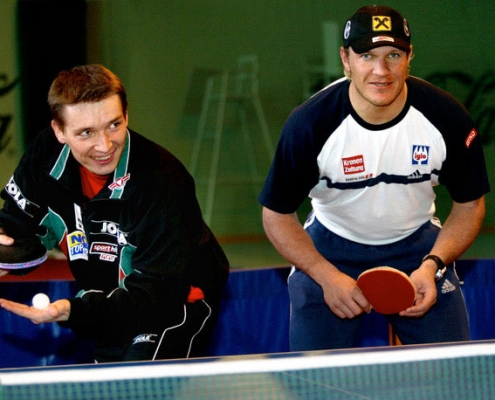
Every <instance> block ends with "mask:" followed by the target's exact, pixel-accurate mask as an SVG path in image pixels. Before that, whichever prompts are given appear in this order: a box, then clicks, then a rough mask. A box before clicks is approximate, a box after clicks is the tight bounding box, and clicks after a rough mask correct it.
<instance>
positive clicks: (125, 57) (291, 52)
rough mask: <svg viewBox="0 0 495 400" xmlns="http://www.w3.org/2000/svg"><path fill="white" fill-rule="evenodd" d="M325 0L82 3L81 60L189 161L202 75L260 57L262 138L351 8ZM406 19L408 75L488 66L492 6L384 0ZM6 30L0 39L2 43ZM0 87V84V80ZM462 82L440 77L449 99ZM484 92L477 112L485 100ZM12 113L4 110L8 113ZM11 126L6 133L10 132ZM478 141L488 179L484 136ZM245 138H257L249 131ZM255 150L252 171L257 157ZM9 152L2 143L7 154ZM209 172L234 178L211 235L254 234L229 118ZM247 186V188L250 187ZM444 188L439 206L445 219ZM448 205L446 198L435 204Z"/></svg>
mask: <svg viewBox="0 0 495 400" xmlns="http://www.w3.org/2000/svg"><path fill="white" fill-rule="evenodd" d="M362 5H363V3H362V2H361V1H360V2H357V1H351V0H347V1H331V0H305V1H302V0H301V1H297V0H271V1H266V0H251V1H249V2H248V1H245V0H230V1H220V0H142V1H140V0H87V21H88V60H89V62H98V63H102V64H105V65H106V66H108V67H109V68H110V69H112V70H114V71H115V72H116V73H117V74H118V75H119V76H120V77H121V78H122V80H123V81H124V84H125V85H126V88H127V91H128V94H129V101H130V115H129V116H130V126H131V127H132V128H133V129H135V130H137V131H139V132H141V133H143V134H145V135H146V136H148V137H150V138H151V139H153V140H155V141H157V142H158V143H160V144H162V145H164V146H165V147H167V148H169V149H170V150H171V151H172V152H173V153H175V154H176V155H177V156H178V157H179V158H181V159H182V160H183V161H184V163H185V164H186V165H189V163H190V161H191V153H192V148H193V144H194V139H195V134H196V126H197V122H198V115H199V110H200V104H201V98H202V94H203V90H204V80H201V77H204V74H202V73H204V71H206V70H212V69H213V70H221V69H224V68H233V67H234V66H235V62H236V59H237V58H238V57H239V56H241V55H244V54H257V55H258V56H259V59H260V93H261V99H262V103H263V107H264V111H265V114H266V117H267V120H268V125H269V129H270V133H271V136H272V139H273V142H276V140H277V136H278V134H279V131H280V129H281V127H282V125H283V123H284V120H285V119H286V117H287V116H288V114H289V112H290V111H291V110H292V108H293V107H295V106H296V105H297V104H299V103H300V102H301V101H302V100H303V77H304V65H305V61H306V60H307V59H318V58H320V57H322V52H323V51H322V34H321V32H322V24H323V22H324V21H326V20H334V21H337V22H338V23H339V25H342V24H343V23H344V21H345V19H346V18H347V17H349V16H350V15H351V14H353V13H354V11H355V10H356V9H357V8H359V7H360V6H362ZM387 5H390V6H392V7H395V8H397V9H399V10H400V11H401V12H402V14H403V15H404V16H405V17H406V18H407V19H408V20H409V23H410V26H411V32H412V41H413V44H414V50H415V57H414V59H413V62H412V71H411V73H412V74H414V75H416V76H420V77H427V76H429V75H431V74H433V73H437V72H444V73H445V72H463V73H465V74H468V75H469V76H470V77H472V78H473V79H477V78H478V77H480V76H481V75H483V74H484V73H485V72H487V71H489V70H491V69H494V70H495V52H493V51H492V50H493V44H492V43H493V38H494V37H495V24H493V23H492V20H493V18H494V17H495V3H494V2H493V0H484V1H476V2H474V1H467V0H460V1H432V0H429V1H425V0H417V1H414V2H411V1H406V0H403V1H389V2H388V3H387ZM14 11H15V0H1V2H0V34H2V41H1V42H0V56H1V58H0V60H1V61H0V73H2V72H4V71H5V72H7V73H8V75H9V76H15V48H14V47H15V44H14V43H15V41H14V39H13V32H14V16H15V12H14ZM4 38H6V40H4ZM0 84H1V83H0ZM470 87H471V85H463V84H458V83H455V82H451V83H449V85H448V89H449V90H450V91H451V92H453V93H454V94H455V95H456V96H457V97H458V98H459V99H460V100H461V101H463V100H464V99H465V98H466V96H467V95H468V93H469V90H470ZM8 97H9V99H1V98H0V115H1V114H3V113H5V112H12V113H13V115H14V116H16V115H17V111H16V109H15V101H16V100H15V95H13V94H11V95H9V96H8ZM494 98H495V95H492V94H491V93H488V95H486V96H485V98H483V101H481V102H480V105H479V106H478V107H479V108H478V109H477V110H473V111H476V112H479V111H480V108H483V109H485V108H487V107H488V108H489V107H493V103H494ZM14 119H15V118H14ZM17 126H18V125H16V124H15V123H14V124H13V125H12V126H11V129H10V131H11V134H12V135H18V134H19V133H18V132H16V127H17ZM491 135H492V137H493V139H492V141H491V142H490V143H489V144H488V145H487V146H486V153H487V157H488V162H489V168H490V171H491V174H492V176H493V172H492V171H494V162H495V150H494V146H495V144H494V143H495V132H492V133H491ZM253 136H254V138H255V139H254V140H255V142H258V143H260V140H258V139H257V137H258V136H255V133H253ZM262 150H263V149H262V148H261V147H260V148H257V150H256V152H257V154H259V155H258V159H259V160H258V161H259V162H260V168H261V170H262V171H263V173H264V172H266V170H267V168H268V165H269V159H268V157H262V153H261V152H262ZM11 153H12V151H11ZM209 155H210V153H209V152H208V151H205V152H203V153H202V157H203V158H202V160H203V161H202V162H201V165H202V166H203V167H204V169H202V170H201V174H202V175H201V176H198V196H199V198H200V200H201V202H202V204H204V202H205V196H206V194H205V189H206V187H205V185H203V184H202V183H201V179H200V178H202V177H204V175H205V174H206V171H207V169H206V168H207V165H208V159H209ZM7 158H8V155H7V153H5V152H4V153H1V154H0V161H1V166H2V168H1V172H0V178H2V181H5V180H6V179H7V178H8V176H9V175H10V171H8V172H7V173H6V171H7V170H10V164H9V163H8V161H7ZM219 168H220V169H219V174H220V175H221V176H225V175H229V176H234V177H235V178H236V179H237V180H238V181H239V182H236V183H232V184H230V185H227V184H222V185H219V187H218V190H217V192H216V193H217V194H216V198H215V200H216V202H215V207H214V212H213V219H212V224H211V225H212V228H213V230H214V231H215V232H216V233H217V234H218V235H220V236H233V235H241V236H242V235H248V236H249V235H261V234H262V232H263V230H262V226H261V221H260V215H259V212H260V207H259V205H258V204H257V200H256V191H257V190H258V189H259V187H258V188H257V187H251V186H250V185H248V184H245V183H244V184H243V183H242V181H243V180H244V179H245V178H246V177H247V176H248V164H247V161H246V160H245V147H244V146H243V145H242V141H241V139H240V135H239V133H238V130H237V129H236V126H235V125H234V122H232V124H231V125H229V126H228V127H227V129H226V131H225V140H224V142H223V145H222V151H221V157H220V164H219ZM253 189H254V190H253ZM493 197H494V195H493V194H491V195H489V197H488V201H489V209H488V215H487V219H486V223H485V225H486V227H487V229H488V228H489V227H490V226H495V216H494V215H493V214H494V213H493V211H492V210H493V205H494V199H493ZM444 203H446V201H445V195H444V193H443V192H442V191H440V196H439V206H440V208H441V209H442V211H441V212H440V214H441V215H445V214H446V212H445V207H446V206H444ZM447 204H448V202H447Z"/></svg>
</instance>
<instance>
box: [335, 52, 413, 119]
mask: <svg viewBox="0 0 495 400" xmlns="http://www.w3.org/2000/svg"><path fill="white" fill-rule="evenodd" d="M411 54H412V52H410V53H406V52H405V51H403V50H399V49H397V48H395V47H391V46H381V47H377V48H375V49H371V50H369V51H368V52H366V53H362V54H357V53H355V52H354V51H353V50H352V48H349V49H348V50H345V49H343V48H342V49H341V58H342V62H343V64H344V68H345V71H346V73H347V75H348V77H350V79H351V85H350V88H349V96H350V98H351V103H352V105H353V107H354V108H355V110H356V112H357V113H358V114H359V115H360V116H361V117H362V118H363V119H364V120H366V121H368V122H371V123H376V122H377V121H378V122H380V123H383V122H386V121H382V119H385V120H386V119H387V118H389V119H392V118H393V117H395V116H396V115H397V114H398V113H400V111H401V110H402V108H403V106H404V104H405V101H406V98H407V87H406V83H405V82H406V78H407V75H408V71H409V64H410V61H411Z"/></svg>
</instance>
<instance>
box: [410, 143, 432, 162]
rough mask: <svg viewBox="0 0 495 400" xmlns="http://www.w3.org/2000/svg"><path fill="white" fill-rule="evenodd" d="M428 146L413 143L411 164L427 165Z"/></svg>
mask: <svg viewBox="0 0 495 400" xmlns="http://www.w3.org/2000/svg"><path fill="white" fill-rule="evenodd" d="M429 153H430V146H421V145H414V146H413V148H412V164H413V165H418V164H421V165H427V164H428V156H429Z"/></svg>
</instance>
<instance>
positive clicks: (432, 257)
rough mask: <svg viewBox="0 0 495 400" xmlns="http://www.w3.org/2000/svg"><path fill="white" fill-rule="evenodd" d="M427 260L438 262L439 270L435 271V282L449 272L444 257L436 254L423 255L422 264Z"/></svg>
mask: <svg viewBox="0 0 495 400" xmlns="http://www.w3.org/2000/svg"><path fill="white" fill-rule="evenodd" d="M426 260H432V261H434V262H435V264H437V268H438V269H437V272H436V273H435V282H438V281H439V280H440V279H442V278H443V277H444V275H445V273H446V272H447V267H446V266H445V263H444V262H443V261H442V259H441V258H440V257H438V256H436V255H434V254H427V255H426V256H424V257H423V259H422V260H421V264H423V263H424V262H425V261H426Z"/></svg>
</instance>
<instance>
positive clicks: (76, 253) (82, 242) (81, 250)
mask: <svg viewBox="0 0 495 400" xmlns="http://www.w3.org/2000/svg"><path fill="white" fill-rule="evenodd" d="M67 253H68V256H69V260H71V261H73V260H87V259H88V241H87V239H86V234H85V233H84V232H82V231H74V232H72V233H70V234H69V235H67Z"/></svg>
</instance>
